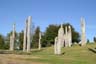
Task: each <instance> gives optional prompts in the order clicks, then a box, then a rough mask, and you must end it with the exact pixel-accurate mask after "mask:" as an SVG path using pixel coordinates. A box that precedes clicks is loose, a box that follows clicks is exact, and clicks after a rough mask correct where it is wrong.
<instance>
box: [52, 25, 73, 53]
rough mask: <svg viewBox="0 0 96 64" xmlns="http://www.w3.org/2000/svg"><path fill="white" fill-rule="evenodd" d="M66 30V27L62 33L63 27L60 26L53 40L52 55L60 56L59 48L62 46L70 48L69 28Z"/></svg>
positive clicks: (70, 34) (70, 35) (70, 36)
mask: <svg viewBox="0 0 96 64" xmlns="http://www.w3.org/2000/svg"><path fill="white" fill-rule="evenodd" d="M68 29H69V31H68ZM68 29H67V27H66V28H65V33H64V29H63V25H61V27H60V29H59V30H58V36H57V37H56V38H55V42H54V54H61V48H62V47H64V46H65V47H71V45H72V33H71V27H70V26H69V27H68Z"/></svg>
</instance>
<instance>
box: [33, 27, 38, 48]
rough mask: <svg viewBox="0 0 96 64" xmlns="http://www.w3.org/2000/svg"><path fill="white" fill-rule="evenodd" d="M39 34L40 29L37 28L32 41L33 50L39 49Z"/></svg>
mask: <svg viewBox="0 0 96 64" xmlns="http://www.w3.org/2000/svg"><path fill="white" fill-rule="evenodd" d="M39 32H40V28H39V27H37V28H36V30H35V33H34V35H33V39H32V47H33V48H37V47H38V41H39Z"/></svg>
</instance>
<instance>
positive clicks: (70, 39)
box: [68, 26, 72, 47]
mask: <svg viewBox="0 0 96 64" xmlns="http://www.w3.org/2000/svg"><path fill="white" fill-rule="evenodd" d="M68 28H69V31H68V43H69V47H71V45H72V31H71V27H70V26H68Z"/></svg>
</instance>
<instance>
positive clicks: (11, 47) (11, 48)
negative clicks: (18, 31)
mask: <svg viewBox="0 0 96 64" xmlns="http://www.w3.org/2000/svg"><path fill="white" fill-rule="evenodd" d="M12 45H13V43H12V36H11V35H10V51H12V50H13V46H12Z"/></svg>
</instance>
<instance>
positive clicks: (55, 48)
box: [54, 37, 58, 54]
mask: <svg viewBox="0 0 96 64" xmlns="http://www.w3.org/2000/svg"><path fill="white" fill-rule="evenodd" d="M57 43H58V37H55V42H54V54H57V52H58V51H57V46H58V45H57Z"/></svg>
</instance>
